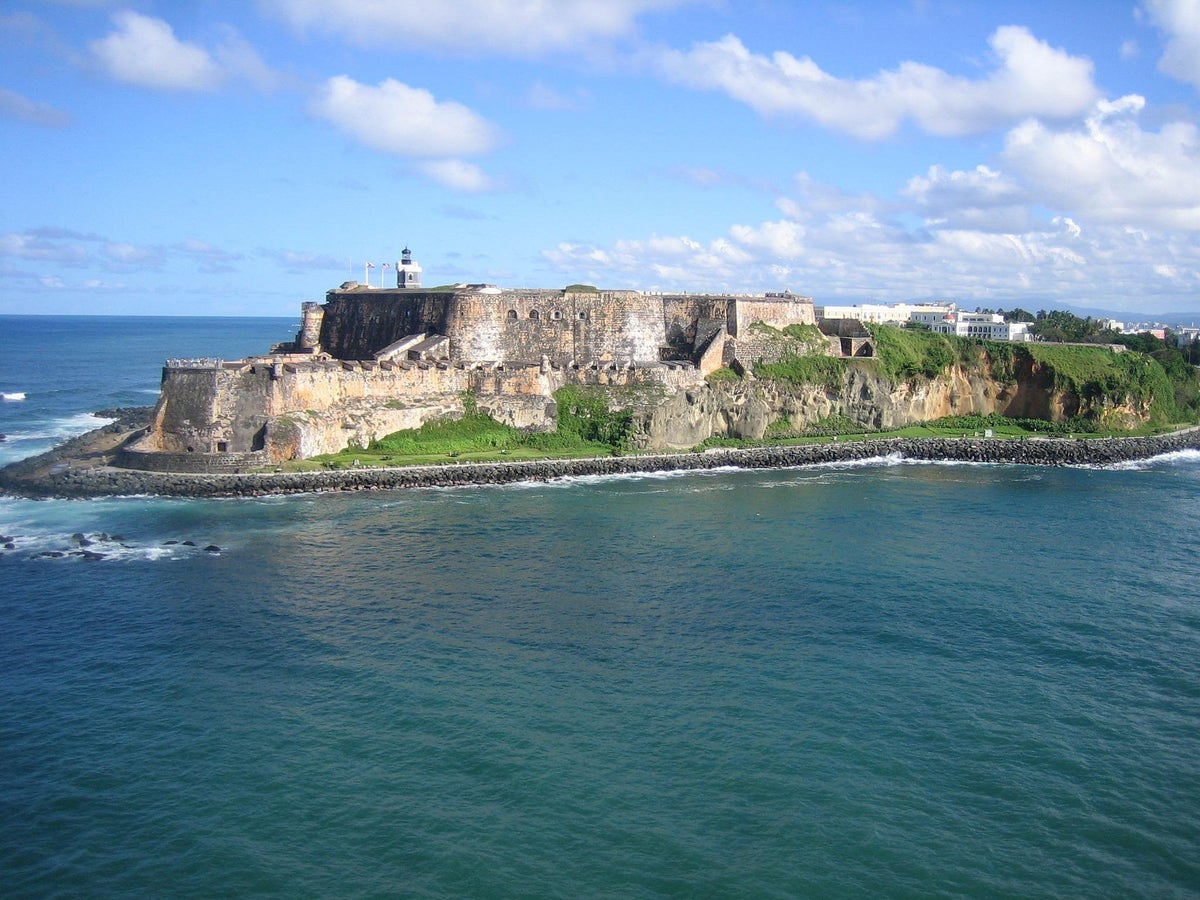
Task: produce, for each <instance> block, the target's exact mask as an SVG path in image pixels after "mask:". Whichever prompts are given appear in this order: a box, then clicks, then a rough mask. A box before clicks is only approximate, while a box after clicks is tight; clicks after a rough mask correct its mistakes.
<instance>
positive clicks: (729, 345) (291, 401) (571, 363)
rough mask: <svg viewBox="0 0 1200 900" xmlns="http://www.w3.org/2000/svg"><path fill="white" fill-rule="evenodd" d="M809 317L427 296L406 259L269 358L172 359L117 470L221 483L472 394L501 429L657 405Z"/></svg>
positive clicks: (484, 291)
mask: <svg viewBox="0 0 1200 900" xmlns="http://www.w3.org/2000/svg"><path fill="white" fill-rule="evenodd" d="M815 322H816V318H815V315H814V308H813V301H812V299H811V298H809V297H801V296H797V295H794V294H792V293H790V292H787V291H784V292H780V293H768V294H761V295H732V294H682V293H680V294H663V293H646V292H642V291H631V290H621V291H601V290H596V289H594V288H590V287H586V286H572V287H568V288H566V289H563V290H548V289H500V288H497V287H494V286H491V285H485V284H461V285H454V286H452V287H445V288H434V289H425V288H422V287H421V268H420V266H419V265H417V264H416V263H415V262H413V260H412V255H411V252H410V251H409V250H408V249H407V248H406V249H405V250H404V252H403V254H402V258H401V260H400V261H399V262H398V263H397V264H396V287H395V288H382V287H371V286H365V285H360V284H358V283H356V282H346V283H344V284H342V285H341V287H339V288H335V289H333V290H331V291H329V292H328V293H327V294H326V298H325V303H324V304H319V303H313V302H309V303H304V304H303V307H302V322H301V326H300V330H299V332H298V334H297V335H296V338H295V340H294V341H291V342H289V343H286V344H281V345H278V346H276V347H274V348H272V349H271V352H270V353H268V354H265V355H263V356H256V357H250V358H247V359H242V360H237V361H223V360H218V359H173V360H168V361H167V363H166V365H165V367H164V368H163V375H162V391H161V395H160V398H159V401H158V404H157V406H156V407H155V411H154V418H153V422H152V424H151V426H150V428H149V429H148V431H147V432H146V434H145V435H143V436H142V437H141V438H140V439H139V440H138V441H136V442H135V443H134V444H132V445H131V446H130V447H129V448H128V449H127V450H126V451H125V452H124V453H123V456H122V463H123V464H124V465H126V466H129V467H132V468H141V469H150V470H158V471H212V472H217V471H229V470H234V469H240V468H244V467H250V466H258V465H268V464H271V463H276V462H281V461H284V460H288V459H303V458H306V457H309V456H314V455H317V454H321V453H330V452H336V451H338V450H342V449H344V448H346V447H347V446H351V445H360V446H366V445H367V444H368V443H369V442H370V441H372V440H375V439H377V438H380V437H383V436H385V435H387V434H391V433H393V432H395V431H399V430H401V429H405V428H415V427H418V426H420V425H421V424H423V423H424V422H427V421H430V420H431V419H434V418H438V417H442V416H455V415H461V413H462V411H463V409H464V403H463V398H464V396H465V395H468V394H469V395H471V396H473V397H474V398H475V403H476V405H477V406H478V408H479V409H480V410H482V411H486V412H487V413H489V414H490V415H492V416H493V417H494V418H496V419H497V420H499V421H502V422H505V423H507V424H510V425H514V426H517V427H524V428H533V429H542V430H551V429H553V428H554V425H555V420H556V407H555V403H554V399H553V395H554V392H555V391H556V390H558V389H559V388H561V387H563V386H565V385H580V386H595V387H598V388H606V389H612V390H614V391H619V390H621V389H631V390H633V391H634V392H638V391H640V392H641V394H642V395H644V396H656V397H658V398H660V399H662V398H666V397H669V396H671V395H673V394H675V393H676V392H678V391H681V390H687V389H689V388H693V387H697V386H699V385H701V384H702V383H703V381H704V377H705V376H706V375H708V374H710V373H711V372H713V371H715V370H717V369H719V368H721V367H722V366H729V365H736V364H737V360H738V359H739V357H740V358H742V359H745V360H750V359H753V358H754V355H755V354H754V352H753V351H754V347H755V336H754V333H753V330H752V329H751V326H752V325H754V324H755V323H763V324H765V325H770V326H773V327H775V328H783V327H786V326H788V325H793V324H801V325H812V324H815ZM832 340H833V341H834V342H835V343H836V341H837V338H836V337H834V338H833V339H832ZM834 352H836V350H835V351H834Z"/></svg>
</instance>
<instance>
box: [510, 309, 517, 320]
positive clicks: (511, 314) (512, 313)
mask: <svg viewBox="0 0 1200 900" xmlns="http://www.w3.org/2000/svg"><path fill="white" fill-rule="evenodd" d="M508 317H509V318H510V319H515V318H516V317H517V311H516V310H515V309H510V310H509V311H508Z"/></svg>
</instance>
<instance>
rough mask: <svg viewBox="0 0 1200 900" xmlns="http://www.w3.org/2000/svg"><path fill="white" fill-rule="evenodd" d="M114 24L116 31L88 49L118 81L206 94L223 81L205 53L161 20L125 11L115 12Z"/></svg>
mask: <svg viewBox="0 0 1200 900" xmlns="http://www.w3.org/2000/svg"><path fill="white" fill-rule="evenodd" d="M113 21H114V22H115V23H116V25H117V30H116V31H114V32H113V33H112V34H110V35H108V36H107V37H105V38H101V39H100V40H98V41H93V42H92V43H91V45H90V47H91V50H92V54H93V55H94V56H95V58H96V59H97V61H98V62H99V63H100V65H101V66H102V67H103V68H104V71H105V72H107V73H108V75H110V76H111V77H112V78H115V79H116V80H117V81H123V82H125V83H127V84H134V85H138V86H139V87H148V88H156V89H160V90H174V91H208V90H212V89H214V88H216V87H217V86H219V85H220V83H221V81H222V80H223V76H222V72H221V69H220V67H219V66H218V65H217V64H216V62H214V60H213V58H212V56H210V55H209V53H208V51H207V50H205V49H204V48H203V47H198V46H196V45H195V44H188V43H185V42H183V41H180V40H179V39H178V38H176V37H175V33H174V31H172V30H171V26H170V25H168V24H167V23H166V22H164V21H163V20H162V19H155V18H152V17H150V16H143V15H141V14H140V13H136V12H131V11H128V10H126V11H123V12H118V13H115V14H114V15H113Z"/></svg>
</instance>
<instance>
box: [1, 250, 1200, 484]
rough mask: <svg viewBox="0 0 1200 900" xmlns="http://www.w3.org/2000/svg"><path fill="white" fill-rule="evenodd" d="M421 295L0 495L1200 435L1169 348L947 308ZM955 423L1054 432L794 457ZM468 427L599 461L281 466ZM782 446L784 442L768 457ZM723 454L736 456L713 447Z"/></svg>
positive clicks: (410, 268) (1121, 454) (441, 478)
mask: <svg viewBox="0 0 1200 900" xmlns="http://www.w3.org/2000/svg"><path fill="white" fill-rule="evenodd" d="M420 276H421V269H420V266H419V265H417V264H416V263H415V262H414V261H413V260H412V256H411V252H410V251H409V250H407V249H406V250H405V251H404V253H403V256H402V258H401V260H399V261H397V263H396V278H397V281H396V286H395V287H383V286H380V287H375V286H370V285H360V284H357V283H355V282H346V283H344V284H342V285H341V286H340V287H338V288H335V289H333V290H330V291H328V292H327V294H326V299H325V302H324V303H323V304H319V303H316V302H305V303H303V304H302V321H301V324H300V328H299V331H298V332H297V334H296V337H295V339H294V340H292V341H288V342H286V343H283V344H279V345H276V346H275V347H272V348H271V349H270V351H269V352H267V353H265V354H263V355H261V356H252V357H247V358H245V359H240V360H233V361H226V360H222V359H216V358H199V359H169V360H167V361H166V363H165V365H164V367H163V370H162V382H161V390H160V395H159V399H158V402H157V403H156V405H155V406H154V407H153V409H149V410H141V411H125V410H115V411H109V412H110V413H112V417H113V418H116V419H117V421H116V422H115V423H113V424H112V425H110V426H107V427H106V428H103V429H99V430H97V431H95V432H93V433H91V434H89V435H86V436H84V437H82V438H77V439H75V440H73V441H69V442H67V444H65V445H64V446H62V447H60V448H57V449H56V450H54V451H51V453H49V454H44V455H43V456H41V457H36V458H33V459H29V460H23V461H20V462H18V463H14V464H12V465H10V466H8V467H7V468H5V469H4V470H2V471H0V489H2V490H5V491H9V492H12V493H17V494H24V495H31V496H63V497H83V496H100V495H114V494H164V495H177V496H254V495H259V494H275V493H292V492H302V491H325V490H360V489H367V488H399V487H416V486H431V485H437V486H442V485H445V486H452V485H463V484H505V483H510V482H514V481H527V480H545V479H551V478H561V477H567V476H578V475H602V474H620V473H633V472H662V471H684V470H687V471H695V470H703V469H713V468H718V467H723V466H738V467H742V468H764V467H780V466H800V465H812V464H819V463H831V462H839V461H846V460H861V459H870V458H873V457H884V456H891V455H898V456H901V457H905V458H909V459H930V460H936V459H941V460H969V461H977V462H1003V463H1028V464H1034V465H1071V464H1094V465H1105V464H1110V463H1116V462H1121V461H1125V460H1130V459H1139V458H1145V457H1149V456H1154V455H1157V454H1161V453H1166V452H1170V451H1173V450H1179V449H1184V448H1193V447H1200V437H1198V436H1197V433H1196V432H1195V431H1191V430H1185V431H1176V432H1169V433H1166V434H1164V435H1163V436H1159V437H1129V438H1092V437H1085V438H1082V439H1073V437H1065V436H1066V435H1072V436H1073V435H1075V434H1081V435H1086V434H1090V433H1095V432H1103V433H1107V434H1113V433H1120V432H1122V431H1134V430H1140V431H1142V432H1143V433H1144V432H1145V431H1151V430H1159V431H1164V432H1165V431H1166V430H1167V428H1168V427H1170V426H1172V424H1173V423H1175V424H1178V423H1186V422H1196V421H1198V420H1200V379H1198V378H1197V372H1196V369H1195V368H1194V367H1193V366H1191V365H1189V364H1187V363H1185V362H1184V361H1183V360H1182V358H1173V357H1172V358H1168V357H1169V354H1174V357H1179V354H1178V352H1177V351H1175V350H1173V349H1170V348H1165V346H1164V348H1163V349H1162V351H1161V352H1159V351H1155V352H1142V351H1141V350H1139V349H1137V348H1129V347H1126V346H1124V345H1121V344H1120V343H1117V342H1114V343H1112V344H1086V345H1068V344H1051V343H1039V342H1036V341H1034V340H1032V338H1033V337H1034V336H1035V335H1033V334H1032V333H1031V332H1030V331H1029V329H1028V328H1026V327H1025V326H1023V325H1022V326H1021V327H1018V326H1017V325H1013V324H1009V323H1006V322H1005V321H1004V320H1003V319H1002V317H1000V316H998V315H994V314H988V315H985V314H982V313H971V314H967V313H962V312H961V311H957V309H956V307H954V306H953V304H950V305H946V306H937V305H926V306H914V307H905V310H904V315H905V316H907V317H908V318H906V319H905V320H904V321H902V322H897V321H893V322H892V323H891V324H885V323H884V322H883V321H882V320H879V319H872V320H871V321H865V319H866V318H867V316H866V315H865V314H864V315H863V317H862V319H854V318H849V317H847V312H846V309H842V310H841V311H839V312H836V313H834V312H833V309H834V308H832V307H829V308H824V309H822V310H821V311H820V313H818V310H817V308H816V307H815V306H814V304H813V300H812V298H810V297H805V296H801V295H799V294H793V293H791V292H790V291H787V290H783V291H778V292H774V293H764V294H755V295H745V294H728V293H705V294H695V293H658V292H645V291H632V290H616V291H613V290H598V289H596V288H593V287H590V286H588V285H570V286H568V287H566V288H563V289H507V288H506V289H502V288H498V287H494V286H492V285H488V284H456V285H446V286H442V287H437V288H429V289H426V288H422V287H421V283H420ZM851 311H853V310H851ZM876 312H878V311H872V312H871V315H875V314H876ZM884 312H885V313H886V314H888V315H893V314H899V310H898V309H887V310H884ZM831 316H833V317H831ZM1113 337H1114V338H1119V336H1115V335H1114V336H1113ZM948 417H949V418H958V419H973V420H975V421H992V420H994V419H1003V420H1005V421H1012V420H1024V421H1027V422H1033V423H1041V424H1047V425H1050V426H1052V428H1051V431H1054V429H1057V434H1054V435H1053V436H1041V435H1039V436H1038V437H1031V438H1027V439H1021V440H1012V439H990V438H967V437H961V438H959V437H955V438H921V439H912V438H900V437H897V438H886V439H885V438H878V439H867V440H840V441H839V440H833V441H829V442H826V443H799V442H796V441H791V442H789V441H787V440H785V439H786V438H789V437H804V436H811V435H830V436H832V435H837V434H843V435H845V434H851V433H860V434H861V433H866V434H868V435H870V434H875V433H880V432H889V431H892V432H894V431H898V430H900V429H903V428H905V427H907V426H910V425H914V424H920V423H926V422H933V421H937V420H943V419H947V418H948ZM480 420H487V421H488V422H489V423H491V425H492V426H494V427H496V428H500V429H507V431H508V433H509V434H510V435H512V434H518V435H520V436H521V440H522V441H526V443H525V444H523V445H522V446H523V447H524V446H533V447H535V448H536V454H535V455H539V456H540V455H542V451H543V450H546V451H549V452H546V453H545V454H544V455H545V456H547V457H555V456H559V457H562V456H572V457H578V456H581V455H584V454H585V453H586V454H595V455H594V456H593V457H592V458H584V459H579V458H570V459H566V458H549V459H540V460H532V461H530V460H523V461H512V462H488V463H464V462H459V461H457V460H451V461H449V462H448V463H447V464H444V465H424V466H391V467H389V466H387V465H386V463H387V462H388V461H389V460H390V459H392V458H394V457H389V456H383V455H382V454H377V456H378V457H379V458H378V459H376V460H375V461H376V462H383V463H384V465H382V466H377V465H364V466H357V465H344V464H343V463H342V462H340V461H339V462H331V463H330V464H329V467H328V468H327V469H326V470H324V471H311V470H310V471H296V469H297V468H298V467H297V466H295V465H293V463H294V462H296V461H300V460H306V459H311V458H313V457H320V456H325V455H326V454H338V453H341V452H343V451H350V450H354V448H358V450H362V451H366V450H368V449H369V448H372V447H375V446H384V445H385V444H386V443H387V441H386V440H385V439H388V437H389V436H391V435H397V434H400V433H411V432H412V431H413V430H414V429H426V428H428V427H431V426H439V427H440V425H439V423H449V422H459V423H462V422H464V421H468V422H469V421H480ZM1041 424H1037V425H1036V427H1035V429H1034V430H1036V431H1042V430H1043V429H1042V427H1041ZM970 430H971V429H970V428H965V429H964V431H966V432H969V431H970ZM984 433H987V432H986V430H984ZM772 439H777V443H778V444H779V445H778V446H765V445H766V444H769V443H771V440H772ZM564 441H567V442H569V441H575V443H574V444H573V445H572V447H573V448H574V449H573V452H571V453H556V452H554V451H555V450H556V449H564V448H565V444H564ZM714 441H716V442H717V443H724V444H729V443H731V442H732V443H740V444H742V445H743V447H744V448H742V449H726V448H725V447H720V448H717V449H704V448H705V447H709V446H711V445H712V443H713V442H714ZM706 442H707V443H706ZM746 445H749V446H746ZM488 446H492V445H488ZM605 450H608V451H609V452H608V453H607V455H604V451H605ZM355 452H357V450H355ZM441 455H442V456H443V457H455V456H457V454H456V453H442V454H441ZM401 456H403V454H401ZM350 458H351V460H352V459H353V454H351V457H350ZM421 458H424V459H428V458H429V456H428V455H426V456H423V457H421Z"/></svg>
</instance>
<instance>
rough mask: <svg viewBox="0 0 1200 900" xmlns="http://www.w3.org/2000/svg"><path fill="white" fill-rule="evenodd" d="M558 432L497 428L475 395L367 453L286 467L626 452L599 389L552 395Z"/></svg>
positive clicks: (621, 418) (624, 430)
mask: <svg viewBox="0 0 1200 900" xmlns="http://www.w3.org/2000/svg"><path fill="white" fill-rule="evenodd" d="M554 397H555V401H556V402H557V403H558V429H557V430H556V431H553V432H543V431H526V430H523V429H520V428H513V427H512V426H510V425H503V424H501V423H500V422H497V421H496V420H495V419H493V418H492V417H491V416H489V415H488V414H487V413H483V412H480V411H479V408H478V405H477V403H476V399H475V395H474V394H472V393H470V392H465V393H464V394H463V396H462V401H463V415H462V417H460V418H457V419H438V420H436V421H433V422H426V423H425V424H424V425H422V426H421V427H420V428H411V429H406V430H404V431H397V432H395V433H394V434H389V435H388V436H387V437H384V438H380V439H379V440H377V441H374V442H372V443H371V445H370V446H368V447H348V448H347V449H345V450H343V451H341V452H340V453H331V454H327V455H325V456H316V457H313V458H312V459H309V460H305V461H303V462H300V463H295V464H292V466H290V467H291V468H297V469H313V468H327V469H344V468H350V467H353V466H380V465H420V464H425V463H439V462H450V461H461V462H467V461H470V462H491V461H496V460H502V459H545V458H547V457H566V458H569V457H578V456H606V455H611V454H613V453H619V452H622V451H624V450H627V449H628V446H629V441H630V437H631V435H632V432H633V413H632V412H631V411H630V410H629V409H620V410H615V411H614V410H610V409H609V406H608V396H607V394H606V393H605V392H604V391H602V390H599V389H587V388H578V387H567V388H563V389H561V390H559V391H558V392H556V393H555V395H554Z"/></svg>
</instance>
